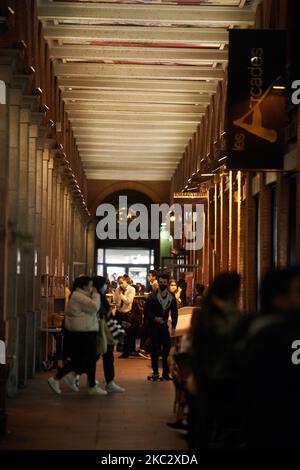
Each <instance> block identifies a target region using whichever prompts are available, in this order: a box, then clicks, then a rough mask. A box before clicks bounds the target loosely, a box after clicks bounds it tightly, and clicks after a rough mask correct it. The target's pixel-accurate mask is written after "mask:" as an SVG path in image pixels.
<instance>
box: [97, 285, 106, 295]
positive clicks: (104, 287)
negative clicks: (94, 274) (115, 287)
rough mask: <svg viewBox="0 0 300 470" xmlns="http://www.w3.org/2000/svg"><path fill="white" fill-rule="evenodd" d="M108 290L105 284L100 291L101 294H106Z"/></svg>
mask: <svg viewBox="0 0 300 470" xmlns="http://www.w3.org/2000/svg"><path fill="white" fill-rule="evenodd" d="M106 289H107V284H104V286H102V287H101V288H100V289H99V290H100V292H101V294H104V292H105V291H106Z"/></svg>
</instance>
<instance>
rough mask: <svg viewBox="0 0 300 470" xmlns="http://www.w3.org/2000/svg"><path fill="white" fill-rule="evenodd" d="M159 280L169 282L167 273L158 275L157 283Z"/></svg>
mask: <svg viewBox="0 0 300 470" xmlns="http://www.w3.org/2000/svg"><path fill="white" fill-rule="evenodd" d="M160 279H167V281H168V282H169V279H170V276H169V274H168V273H160V274H159V275H158V281H159V280H160Z"/></svg>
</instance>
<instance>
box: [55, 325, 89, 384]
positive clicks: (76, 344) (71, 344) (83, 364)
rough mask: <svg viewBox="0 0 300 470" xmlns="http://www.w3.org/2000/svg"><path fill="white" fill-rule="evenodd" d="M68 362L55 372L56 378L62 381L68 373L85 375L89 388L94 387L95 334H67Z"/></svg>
mask: <svg viewBox="0 0 300 470" xmlns="http://www.w3.org/2000/svg"><path fill="white" fill-rule="evenodd" d="M67 336H68V354H67V356H68V360H67V362H66V363H65V365H64V366H63V367H62V368H61V369H59V370H58V371H57V374H56V378H57V379H58V380H60V379H62V378H63V377H64V376H65V375H67V374H68V373H69V372H76V373H77V374H83V373H86V374H87V377H88V381H89V386H90V387H94V386H95V384H96V382H95V375H96V356H97V351H96V336H97V333H96V332H94V331H92V332H86V333H81V332H80V333H79V332H78V333H77V332H68V333H67Z"/></svg>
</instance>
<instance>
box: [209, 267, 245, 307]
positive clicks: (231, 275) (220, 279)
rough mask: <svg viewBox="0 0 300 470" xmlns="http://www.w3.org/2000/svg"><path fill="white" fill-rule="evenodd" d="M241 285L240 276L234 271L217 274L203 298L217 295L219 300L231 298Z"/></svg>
mask: <svg viewBox="0 0 300 470" xmlns="http://www.w3.org/2000/svg"><path fill="white" fill-rule="evenodd" d="M240 285H241V276H240V275H239V274H238V273H237V272H235V271H232V272H224V273H220V274H218V275H217V276H216V277H215V279H214V280H213V282H212V283H211V285H210V286H209V288H208V290H207V294H206V296H205V298H207V299H212V298H213V297H217V298H218V299H221V300H225V301H228V300H231V299H232V297H233V296H234V295H235V294H236V292H237V290H238V289H239V288H240Z"/></svg>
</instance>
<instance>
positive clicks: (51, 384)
mask: <svg viewBox="0 0 300 470" xmlns="http://www.w3.org/2000/svg"><path fill="white" fill-rule="evenodd" d="M48 384H49V387H50V388H51V389H52V390H53V392H55V393H57V394H58V395H60V394H61V389H60V385H59V380H56V378H55V377H49V379H48Z"/></svg>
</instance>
